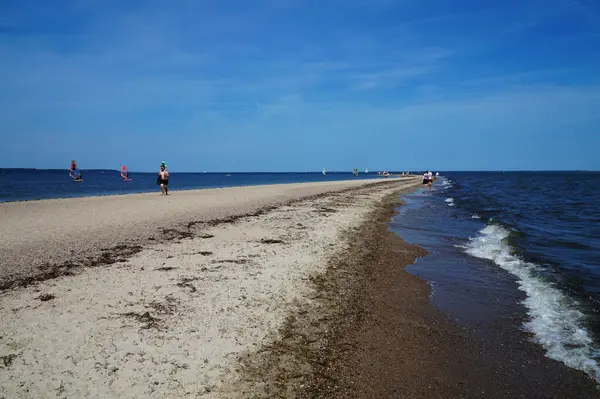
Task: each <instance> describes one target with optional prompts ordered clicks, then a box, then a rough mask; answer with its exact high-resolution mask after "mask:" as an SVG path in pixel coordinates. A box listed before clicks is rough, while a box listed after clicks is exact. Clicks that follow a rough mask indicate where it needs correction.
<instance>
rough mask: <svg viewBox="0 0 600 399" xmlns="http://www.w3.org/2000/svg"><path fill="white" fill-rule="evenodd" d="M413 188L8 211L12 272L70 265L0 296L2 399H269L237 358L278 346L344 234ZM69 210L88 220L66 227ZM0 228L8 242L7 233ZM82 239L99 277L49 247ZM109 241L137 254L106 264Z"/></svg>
mask: <svg viewBox="0 0 600 399" xmlns="http://www.w3.org/2000/svg"><path fill="white" fill-rule="evenodd" d="M418 184H419V181H418V180H417V179H407V180H386V181H384V182H381V183H372V182H365V181H362V182H359V181H353V182H339V183H337V182H336V183H334V184H327V185H323V184H307V185H304V184H303V185H287V186H277V187H275V186H268V187H244V188H239V189H222V190H210V191H209V190H202V191H198V192H190V193H187V192H186V193H181V197H179V195H180V193H178V194H177V196H176V195H173V197H170V198H167V197H156V196H154V197H151V196H150V195H140V196H123V197H110V198H109V197H104V198H83V199H76V200H58V201H40V202H32V203H19V204H7V205H9V206H6V207H5V208H3V212H4V213H3V218H5V219H4V220H8V219H10V218H12V219H10V220H11V223H16V222H17V221H18V220H20V221H21V223H22V225H20V226H19V227H18V228H16V229H15V230H14V231H13V233H14V234H15V235H16V237H13V238H12V246H9V248H8V249H10V250H11V251H12V252H11V254H12V256H17V255H18V256H20V257H21V258H19V257H18V256H17V257H16V259H17V260H19V261H20V262H21V263H12V265H18V266H17V267H23V266H26V264H27V262H28V261H29V260H30V259H33V258H35V256H36V255H35V254H34V253H29V252H25V251H26V250H27V249H28V248H34V247H35V246H36V245H37V246H38V247H39V248H38V249H39V250H40V251H41V252H42V253H53V254H54V255H53V257H51V259H52V260H56V259H58V261H60V262H72V263H73V264H74V265H75V266H73V269H72V273H64V274H59V275H57V276H54V277H52V276H46V277H47V278H45V279H39V281H30V282H29V284H27V285H24V286H23V285H19V284H17V285H16V286H15V287H12V288H10V289H5V290H4V291H3V293H2V294H1V296H0V320H1V321H0V331H2V338H1V339H0V358H1V359H2V361H0V373H1V376H2V378H1V379H0V397H2V396H5V397H11V398H28V397H36V398H46V397H104V398H118V397H128V398H148V397H157V398H163V397H215V398H216V397H219V398H224V397H227V398H229V397H251V396H253V395H257V396H264V395H265V394H266V393H268V392H271V389H270V388H269V386H268V385H269V384H270V383H271V382H273V383H275V382H276V381H275V380H273V381H271V382H269V381H263V380H260V379H257V378H255V377H257V376H258V377H259V376H260V375H259V374H256V373H252V372H251V370H249V369H248V364H247V362H246V360H247V359H248V358H251V359H253V358H254V359H257V361H258V360H260V359H261V356H260V353H265V350H266V349H267V348H269V347H271V345H273V343H275V342H278V341H280V339H281V338H282V334H284V335H285V331H286V330H285V326H286V322H287V321H289V317H290V315H293V314H296V313H298V312H300V313H301V312H302V309H304V308H306V307H310V306H313V305H314V304H317V303H318V301H317V298H316V297H315V295H317V294H318V292H317V291H315V287H314V284H315V281H318V280H319V278H320V277H319V276H321V275H322V274H323V273H325V272H326V271H327V269H328V267H329V266H330V265H331V262H332V259H333V260H335V257H336V256H342V254H344V253H346V252H347V251H348V249H349V248H351V247H356V246H359V247H360V246H361V243H360V242H356V241H355V240H354V239H353V238H352V237H353V234H352V233H353V232H355V231H356V229H357V228H359V227H360V226H361V225H362V224H363V223H364V222H365V221H366V218H368V217H369V215H371V212H372V211H373V209H375V208H376V207H377V205H378V204H379V202H380V201H381V199H382V198H385V197H387V196H389V195H391V194H394V193H396V192H398V191H399V190H402V189H410V188H411V187H415V186H416V185H418ZM161 201H162V202H161ZM10 205H12V206H10ZM261 209H262V210H263V211H262V212H259V210H261ZM71 212H74V215H79V217H80V218H81V219H83V220H84V221H82V220H77V219H76V218H75V220H74V221H73V219H72V218H69V217H68V216H69V215H70V214H71ZM96 212H99V213H100V214H102V218H100V217H99V216H97V215H96V216H95V215H94V214H95V213H96ZM169 212H172V214H171V213H169ZM47 213H49V215H47ZM157 214H158V215H159V216H158V217H156V218H155V216H156V215H157ZM167 214H168V215H171V216H166V215H167ZM157 220H158V221H157ZM25 223H28V224H27V225H26V226H24V225H23V224H25ZM31 224H33V225H34V226H37V227H34V226H31ZM2 229H3V231H2V234H3V237H4V236H8V233H9V232H10V228H8V227H6V226H4V224H3V227H2ZM38 229H39V230H38ZM164 229H171V230H168V231H165V230H164ZM173 231H175V233H174V232H173ZM28 235H31V240H28V237H27V236H28ZM82 235H83V236H84V237H89V240H90V242H89V243H88V242H87V241H86V240H81V241H80V244H79V245H87V246H83V247H82V249H81V251H85V252H86V253H88V248H89V251H90V252H91V251H92V250H94V249H95V250H99V251H101V252H102V251H103V250H102V248H106V249H104V252H102V254H103V255H102V256H101V257H100V258H99V259H96V260H97V262H96V263H95V264H93V265H95V266H97V267H85V266H86V264H77V262H79V260H78V259H79V258H78V257H77V255H78V254H77V253H70V252H69V251H65V250H62V252H61V251H60V250H56V248H54V246H55V245H57V244H59V243H60V244H62V245H63V246H64V245H65V242H70V241H69V239H65V238H72V237H81V236H82ZM65 236H66V237H65ZM98 236H99V237H98ZM139 236H142V237H144V238H146V237H150V236H152V237H154V238H155V239H154V240H150V241H144V240H143V239H142V238H139ZM114 237H117V239H116V240H115V241H110V240H109V238H110V239H114ZM136 238H138V239H139V241H138V244H134V243H135V241H133V243H132V241H131V240H135V239H136ZM118 243H122V245H124V246H127V247H128V248H135V250H132V251H130V253H117V254H116V255H115V251H117V252H119V251H123V248H122V247H114V246H112V247H111V245H113V244H117V245H118ZM19 248H20V251H21V252H19ZM6 249H7V248H6V247H3V248H2V250H3V251H6ZM53 250H54V251H55V252H52V251H53ZM90 256H91V255H90ZM103 262H104V263H103ZM93 265H92V264H90V265H88V266H93ZM4 270H8V271H9V272H14V269H9V268H7V269H4ZM28 270H29V272H32V273H43V271H44V270H43V269H41V270H38V269H37V268H36V267H29V269H28ZM11 278H14V276H12V277H11ZM14 281H18V280H14ZM323 311H324V312H325V311H326V309H323ZM319 314H320V313H319V312H318V311H315V313H314V315H315V316H318V315H319ZM324 314H326V313H324ZM299 366H302V364H300V365H299ZM305 372H307V373H308V372H310V369H308V370H305ZM286 381H287V382H285V384H289V387H290V388H292V387H293V386H294V384H293V383H294V381H293V380H286Z"/></svg>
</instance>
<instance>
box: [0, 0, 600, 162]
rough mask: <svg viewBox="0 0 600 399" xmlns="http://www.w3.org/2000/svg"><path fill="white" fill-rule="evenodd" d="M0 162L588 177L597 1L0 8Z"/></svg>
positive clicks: (96, 2)
mask: <svg viewBox="0 0 600 399" xmlns="http://www.w3.org/2000/svg"><path fill="white" fill-rule="evenodd" d="M0 93H2V94H1V95H0V134H1V136H2V145H1V146H0V157H1V158H0V159H1V162H0V167H38V168H63V167H65V168H67V167H68V162H69V160H70V159H72V158H75V159H77V161H78V163H79V165H80V167H82V168H83V169H86V168H114V169H117V168H119V167H120V165H121V164H122V163H127V165H129V167H130V169H131V170H145V171H153V170H154V169H156V165H157V163H158V162H160V160H163V159H164V160H167V161H168V163H169V165H170V168H171V169H172V170H184V171H203V170H209V171H225V170H226V171H305V170H320V169H321V168H323V167H326V168H328V169H330V170H334V169H338V170H350V169H352V168H354V167H358V168H360V169H363V168H369V169H370V170H376V169H390V170H421V169H433V170H489V169H504V170H511V169H596V170H598V169H600V156H599V155H598V148H600V2H597V1H595V0H545V1H538V0H534V1H527V0H519V1H517V0H507V1H504V2H499V1H488V0H453V1H448V0H431V1H428V0H398V1H394V0H320V1H310V0H306V1H301V0H254V1H251V0H245V1H241V0H240V1H226V0H220V1H218V0H209V1H199V0H198V1H192V0H171V1H166V0H165V1H158V0H154V1H140V0H130V1H126V2H125V1H120V0H76V1H64V0H53V1H47V0H39V1H28V0H23V1H9V0H0Z"/></svg>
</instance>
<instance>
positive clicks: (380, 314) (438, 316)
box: [286, 196, 600, 399]
mask: <svg viewBox="0 0 600 399" xmlns="http://www.w3.org/2000/svg"><path fill="white" fill-rule="evenodd" d="M399 203H401V200H400V199H396V198H395V196H393V197H389V198H387V200H385V201H383V202H382V205H381V206H380V208H379V210H375V211H374V215H373V220H374V221H373V222H372V223H371V222H365V224H364V225H363V226H362V227H361V232H362V233H361V234H359V235H360V236H361V237H362V238H363V239H364V241H365V244H366V248H364V249H363V250H362V251H360V252H358V253H356V252H352V251H349V252H348V253H347V254H346V255H345V256H344V257H343V258H342V260H341V263H342V264H344V265H346V266H348V268H349V269H350V271H348V270H346V271H345V275H346V276H347V275H348V274H349V273H350V274H351V275H352V280H351V282H350V283H348V284H346V285H341V286H340V283H339V279H338V277H334V276H335V275H336V270H335V263H333V264H332V266H330V267H332V268H333V269H330V270H328V272H331V273H333V274H332V275H331V277H330V278H329V279H327V278H325V279H324V280H323V281H320V282H319V287H322V288H323V290H324V291H325V292H323V293H322V296H324V297H325V298H328V300H330V301H331V300H332V301H334V302H333V303H335V304H336V305H335V306H337V307H338V308H341V309H343V310H342V311H340V312H338V313H336V314H337V319H335V320H334V321H329V323H330V324H329V325H330V326H334V328H332V329H331V330H332V331H333V332H331V333H330V334H329V336H328V340H327V342H325V343H323V345H322V346H321V347H320V349H319V354H318V355H317V356H314V357H313V358H312V366H313V373H312V374H311V376H310V378H308V379H305V380H303V381H302V382H301V384H299V392H300V394H299V395H297V397H301V398H328V397H335V398H355V397H400V398H404V397H406V398H423V399H429V398H432V399H433V398H448V399H454V398H482V399H484V398H498V399H501V398H502V399H503V398H524V399H528V398H537V397H539V398H550V397H552V398H573V399H578V398H600V392H599V388H598V387H599V386H598V385H597V383H596V381H595V380H594V379H593V378H591V377H590V376H589V375H586V374H585V373H584V372H582V371H579V370H575V369H571V368H569V367H568V366H566V365H564V364H563V363H561V362H557V361H555V360H552V359H550V358H548V357H546V356H545V350H544V349H543V348H542V347H541V346H540V345H539V344H537V343H535V342H533V341H532V339H531V335H530V334H528V333H526V332H524V331H523V330H522V329H520V328H519V329H515V326H514V324H513V325H511V326H510V328H505V329H502V330H499V331H497V332H496V333H495V334H493V335H489V336H487V337H485V338H483V339H482V338H481V337H477V336H475V335H473V334H472V333H471V331H469V330H468V329H467V328H466V327H464V326H462V325H460V324H458V322H456V321H455V320H453V319H452V318H451V317H450V315H449V314H447V313H445V312H443V311H441V310H438V309H437V308H436V307H435V306H434V305H433V304H432V303H431V301H430V295H431V287H430V286H429V284H428V282H426V281H425V280H423V279H421V278H419V277H417V276H414V275H412V274H410V273H408V272H407V271H405V270H404V268H405V267H406V266H408V265H411V264H413V263H414V262H415V261H416V262H418V258H420V257H422V256H427V251H426V250H424V249H422V248H420V247H418V246H416V245H413V244H409V243H407V242H405V241H404V240H403V239H402V238H400V237H398V236H397V235H396V234H394V233H393V232H392V231H390V230H389V229H388V228H387V224H388V223H389V222H390V221H391V216H392V215H393V214H395V211H396V210H395V209H394V205H396V204H399ZM377 224H379V226H376V225H377ZM361 262H362V264H361ZM325 275H327V274H325ZM328 295H329V296H328ZM340 297H341V299H340ZM336 301H337V302H336ZM523 317H526V315H525V314H524V315H523ZM513 321H514V320H513ZM302 325H303V323H296V324H295V326H296V330H292V331H291V332H290V333H289V335H290V336H295V335H298V334H300V335H303V333H302V328H301V327H300V326H302ZM497 327H506V326H500V325H499V326H497ZM288 348H289V350H290V351H291V352H292V353H293V352H294V351H295V352H300V353H302V352H303V351H304V350H305V349H303V348H302V346H300V347H299V346H298V344H297V343H296V345H295V346H293V345H289V346H288ZM294 348H295V349H294ZM286 356H289V354H286Z"/></svg>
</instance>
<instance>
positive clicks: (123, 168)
mask: <svg viewBox="0 0 600 399" xmlns="http://www.w3.org/2000/svg"><path fill="white" fill-rule="evenodd" d="M121 177H122V178H123V179H125V180H128V179H129V172H128V171H127V166H125V165H123V166H121Z"/></svg>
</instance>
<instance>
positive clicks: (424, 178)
mask: <svg viewBox="0 0 600 399" xmlns="http://www.w3.org/2000/svg"><path fill="white" fill-rule="evenodd" d="M428 183H429V171H426V172H425V173H424V174H423V185H426V184H428Z"/></svg>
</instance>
